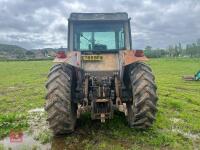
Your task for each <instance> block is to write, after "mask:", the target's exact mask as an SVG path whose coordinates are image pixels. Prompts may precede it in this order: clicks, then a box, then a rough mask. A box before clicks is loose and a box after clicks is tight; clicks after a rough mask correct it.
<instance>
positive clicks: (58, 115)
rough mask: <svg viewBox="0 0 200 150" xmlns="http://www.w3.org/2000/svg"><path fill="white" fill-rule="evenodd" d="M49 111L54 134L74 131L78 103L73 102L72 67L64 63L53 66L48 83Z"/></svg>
mask: <svg viewBox="0 0 200 150" xmlns="http://www.w3.org/2000/svg"><path fill="white" fill-rule="evenodd" d="M46 88H47V91H48V92H47V95H46V105H45V110H46V111H47V114H48V118H47V121H48V122H49V127H50V129H52V130H53V132H54V134H64V133H70V132H72V131H74V127H75V123H76V105H75V104H74V103H73V102H72V90H73V86H72V68H70V67H69V66H66V65H64V64H57V65H55V66H53V67H52V68H51V70H50V73H49V74H48V81H47V83H46Z"/></svg>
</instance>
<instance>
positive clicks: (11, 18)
mask: <svg viewBox="0 0 200 150" xmlns="http://www.w3.org/2000/svg"><path fill="white" fill-rule="evenodd" d="M121 11H122V12H128V14H129V17H131V18H132V22H131V26H132V39H133V48H135V49H142V48H144V47H145V46H146V45H151V46H153V47H155V48H157V47H160V48H165V47H167V46H168V45H169V44H175V43H178V42H181V43H183V44H185V43H191V42H194V41H196V39H197V38H200V0H110V1H109V0H57V1H56V0H0V43H6V44H17V45H19V46H22V47H24V48H27V49H31V48H44V47H61V46H63V47H67V18H68V16H69V14H70V13H71V12H121Z"/></svg>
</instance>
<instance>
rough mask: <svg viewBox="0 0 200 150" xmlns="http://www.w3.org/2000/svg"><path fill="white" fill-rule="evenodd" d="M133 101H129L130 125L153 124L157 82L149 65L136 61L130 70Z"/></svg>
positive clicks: (145, 125)
mask: <svg viewBox="0 0 200 150" xmlns="http://www.w3.org/2000/svg"><path fill="white" fill-rule="evenodd" d="M129 79H130V84H131V85H130V86H129V87H130V88H131V90H132V96H133V97H132V102H129V103H127V109H128V117H127V119H128V122H129V125H130V127H134V128H139V129H146V128H149V127H150V126H152V124H153V121H154V120H155V115H156V112H157V108H156V102H157V95H156V89H157V87H156V84H155V81H154V75H153V74H152V72H151V69H150V67H149V66H147V65H146V64H144V63H139V62H138V63H135V64H133V65H132V66H131V67H130V71H129Z"/></svg>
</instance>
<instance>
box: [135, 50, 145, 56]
mask: <svg viewBox="0 0 200 150" xmlns="http://www.w3.org/2000/svg"><path fill="white" fill-rule="evenodd" d="M135 56H136V57H143V56H144V51H143V50H136V52H135Z"/></svg>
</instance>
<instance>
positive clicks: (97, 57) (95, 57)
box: [81, 55, 103, 61]
mask: <svg viewBox="0 0 200 150" xmlns="http://www.w3.org/2000/svg"><path fill="white" fill-rule="evenodd" d="M81 58H82V60H83V61H101V60H103V56H101V55H82V56H81Z"/></svg>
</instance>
